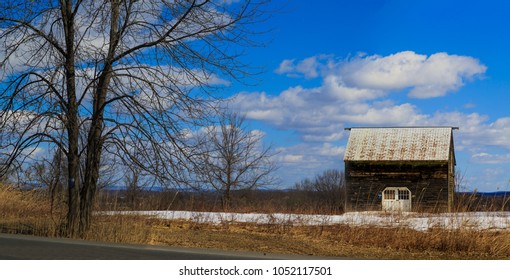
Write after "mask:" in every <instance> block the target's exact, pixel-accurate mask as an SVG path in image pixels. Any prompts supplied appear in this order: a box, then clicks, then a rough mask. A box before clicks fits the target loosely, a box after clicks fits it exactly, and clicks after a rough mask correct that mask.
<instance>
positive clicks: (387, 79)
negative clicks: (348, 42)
mask: <svg viewBox="0 0 510 280" xmlns="http://www.w3.org/2000/svg"><path fill="white" fill-rule="evenodd" d="M339 70H340V74H339V75H340V76H341V77H342V78H343V79H344V81H345V83H346V84H347V85H348V86H351V87H360V88H367V89H378V90H387V91H392V90H402V89H406V88H410V91H409V93H408V95H409V96H410V97H414V98H432V97H439V96H444V95H446V94H447V93H448V92H451V91H455V90H458V89H459V88H460V87H461V86H463V85H464V81H465V80H470V79H473V78H474V77H476V76H478V75H481V74H483V73H485V71H486V70H487V67H486V66H484V65H482V64H480V62H479V61H478V60H476V59H474V58H472V57H468V56H458V55H449V54H447V53H436V54H432V55H430V56H428V57H427V56H426V55H419V54H416V53H414V52H412V51H405V52H399V53H396V54H393V55H389V56H386V57H381V56H377V55H374V56H367V57H359V58H356V59H354V60H351V61H348V62H346V63H344V64H342V65H341V66H340V69H339Z"/></svg>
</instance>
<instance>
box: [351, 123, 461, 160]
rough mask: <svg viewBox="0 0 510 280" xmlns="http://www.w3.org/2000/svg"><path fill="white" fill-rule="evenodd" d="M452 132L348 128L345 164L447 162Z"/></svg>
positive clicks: (406, 128) (432, 128)
mask: <svg viewBox="0 0 510 280" xmlns="http://www.w3.org/2000/svg"><path fill="white" fill-rule="evenodd" d="M452 129H454V128H453V127H380V128H373V127H362V128H351V129H350V131H351V132H350V135H349V141H348V143H347V148H346V151H345V156H344V161H448V160H449V157H450V149H453V141H452V139H453V138H452ZM453 160H455V159H453Z"/></svg>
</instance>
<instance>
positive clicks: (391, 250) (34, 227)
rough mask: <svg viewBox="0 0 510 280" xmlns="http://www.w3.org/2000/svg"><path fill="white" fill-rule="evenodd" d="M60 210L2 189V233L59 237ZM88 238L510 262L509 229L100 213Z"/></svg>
mask: <svg viewBox="0 0 510 280" xmlns="http://www.w3.org/2000/svg"><path fill="white" fill-rule="evenodd" d="M62 217H63V215H62V214H61V211H55V210H54V211H53V212H52V211H51V207H50V204H49V203H48V199H47V197H46V196H45V195H44V193H39V192H35V191H31V192H25V191H19V190H16V189H14V188H11V187H6V186H0V231H2V232H10V233H24V234H35V235H44V236H59V234H60V231H59V228H60V225H61V224H62V222H63V218H62ZM86 239H90V240H100V241H109V242H122V243H139V244H158V245H169V246H180V247H195V248H216V249H225V250H238V251H260V252H268V253H269V252H271V253H282V254H299V255H314V256H333V257H349V258H362V259H508V258H510V232H507V231H474V230H469V229H457V230H446V229H441V228H435V229H432V230H430V231H428V232H420V231H415V230H412V229H409V228H405V227H401V228H380V227H375V226H371V227H360V226H348V225H319V226H293V225H290V224H268V225H260V224H250V223H232V222H224V223H221V224H212V223H196V222H193V221H184V220H177V221H176V220H174V221H169V220H159V219H153V218H147V217H141V216H125V215H118V216H106V215H105V216H102V215H100V216H96V217H95V219H94V223H93V225H92V229H91V231H90V232H89V233H88V235H87V236H86Z"/></svg>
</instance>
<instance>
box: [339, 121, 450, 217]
mask: <svg viewBox="0 0 510 280" xmlns="http://www.w3.org/2000/svg"><path fill="white" fill-rule="evenodd" d="M453 129H455V128H454V127H380V128H374V127H372V128H368V127H366V128H350V129H347V130H350V135H349V141H348V143H347V148H346V152H345V156H344V162H345V179H346V203H345V204H346V205H345V206H346V210H348V211H363V210H381V207H382V206H381V205H382V200H383V191H384V190H385V189H386V188H390V189H408V190H409V191H410V192H411V195H410V196H409V199H410V200H411V202H412V206H411V208H412V210H414V211H418V210H422V209H423V210H432V211H451V209H452V207H453V197H454V175H455V152H454V145H453V131H452V130H453ZM397 196H398V195H397ZM397 200H398V199H397Z"/></svg>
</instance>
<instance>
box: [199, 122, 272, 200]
mask: <svg viewBox="0 0 510 280" xmlns="http://www.w3.org/2000/svg"><path fill="white" fill-rule="evenodd" d="M244 122H245V118H244V117H242V116H239V115H238V114H236V113H229V114H227V115H225V116H224V117H223V118H222V119H221V120H220V124H219V126H215V127H209V128H208V129H207V133H206V134H205V137H204V138H202V151H201V152H200V155H202V160H201V161H200V165H198V166H197V168H196V174H197V175H198V178H199V180H198V182H199V184H200V187H204V186H208V187H212V188H213V189H215V190H216V191H218V192H220V193H221V194H222V204H223V208H224V209H227V208H228V207H229V205H230V201H231V192H232V191H235V190H246V189H257V188H260V187H264V186H271V185H273V184H274V183H275V182H276V179H275V177H274V174H273V173H274V171H275V170H276V165H275V164H274V162H273V161H272V156H273V155H274V153H273V152H272V150H271V147H269V146H264V145H263V143H262V138H263V135H262V134H261V133H260V131H256V130H251V131H250V130H248V129H247V127H246V126H245V123H244Z"/></svg>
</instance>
